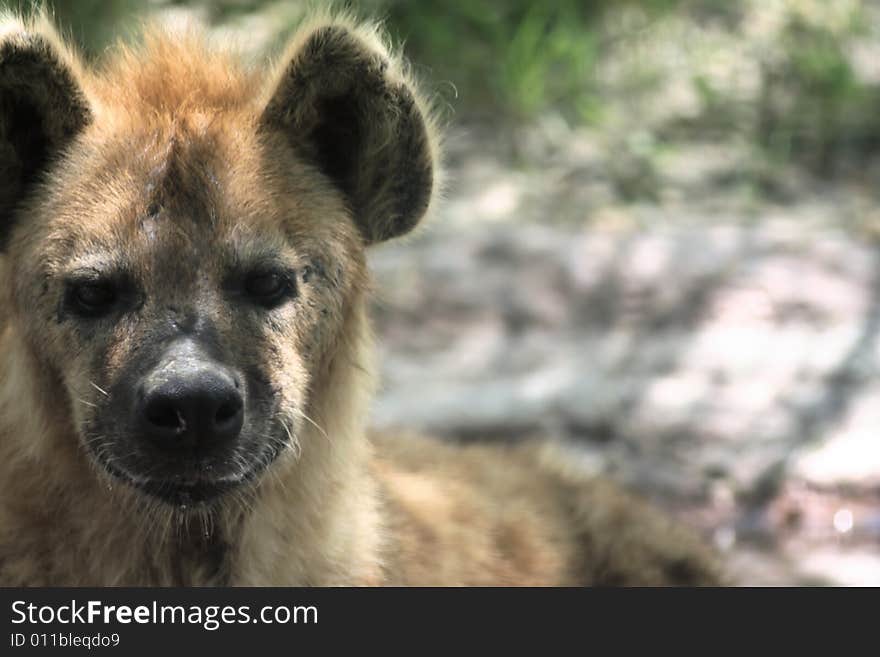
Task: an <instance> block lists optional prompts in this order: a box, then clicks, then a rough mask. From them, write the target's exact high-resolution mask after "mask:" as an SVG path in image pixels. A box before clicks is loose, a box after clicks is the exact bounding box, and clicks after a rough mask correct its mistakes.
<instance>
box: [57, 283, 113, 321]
mask: <svg viewBox="0 0 880 657" xmlns="http://www.w3.org/2000/svg"><path fill="white" fill-rule="evenodd" d="M117 297H118V293H117V290H116V288H115V287H114V286H113V285H112V284H111V283H109V282H105V281H89V282H81V283H71V284H70V286H69V287H68V291H67V305H68V307H69V308H70V310H72V311H73V312H75V313H76V314H78V315H82V316H84V317H97V316H100V315H103V314H105V313H107V312H108V311H109V310H110V309H111V308H113V306H114V304H115V303H116V300H117Z"/></svg>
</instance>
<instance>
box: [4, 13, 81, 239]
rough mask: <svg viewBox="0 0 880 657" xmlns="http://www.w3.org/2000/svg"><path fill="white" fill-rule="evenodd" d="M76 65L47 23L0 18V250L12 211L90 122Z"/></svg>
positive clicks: (10, 220)
mask: <svg viewBox="0 0 880 657" xmlns="http://www.w3.org/2000/svg"><path fill="white" fill-rule="evenodd" d="M78 77H79V65H78V63H77V61H76V59H75V57H74V56H73V54H72V53H71V52H70V51H69V50H68V49H67V48H66V47H65V46H64V44H63V42H62V41H61V39H60V38H59V37H58V35H57V34H56V33H55V31H54V29H53V28H52V26H51V24H50V23H49V21H48V20H47V19H46V18H45V17H44V16H39V17H37V18H35V19H34V21H33V22H32V23H30V24H28V23H25V22H22V21H20V20H18V19H16V18H8V17H5V16H0V252H2V251H3V250H4V249H5V247H6V243H7V241H8V239H9V234H10V232H11V230H12V224H13V221H14V219H15V214H16V209H17V207H18V205H19V203H20V202H21V200H22V199H23V198H24V196H25V195H26V194H27V192H28V191H29V189H30V188H31V186H32V185H33V184H34V182H36V181H37V180H38V179H39V177H40V175H41V174H42V173H43V172H44V171H45V169H46V167H47V166H48V165H49V163H50V162H51V161H52V159H53V158H54V157H55V156H56V155H57V154H58V153H59V152H60V151H61V150H62V149H63V148H64V147H65V146H67V144H68V143H69V142H70V141H71V139H73V137H74V136H75V135H76V134H77V133H79V132H80V131H81V130H82V129H83V128H84V127H85V126H86V125H87V124H88V123H89V122H90V120H91V110H90V109H89V104H88V101H87V100H86V97H85V94H84V93H83V91H82V89H81V87H80V84H79V82H78Z"/></svg>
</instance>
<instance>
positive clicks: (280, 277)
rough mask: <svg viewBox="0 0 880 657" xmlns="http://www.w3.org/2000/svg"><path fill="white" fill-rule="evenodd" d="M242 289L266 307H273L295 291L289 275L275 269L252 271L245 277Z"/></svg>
mask: <svg viewBox="0 0 880 657" xmlns="http://www.w3.org/2000/svg"><path fill="white" fill-rule="evenodd" d="M244 291H245V293H246V294H247V295H248V297H250V299H251V300H252V301H254V302H255V303H258V304H260V305H261V306H264V307H266V308H274V307H276V306H278V305H280V304H281V303H282V302H283V301H285V300H286V299H288V298H289V297H291V296H292V295H293V293H294V292H295V291H296V284H295V283H294V281H293V279H292V277H291V276H289V275H287V274H285V273H282V272H276V271H258V272H252V273H251V274H249V275H248V276H247V278H245V282H244Z"/></svg>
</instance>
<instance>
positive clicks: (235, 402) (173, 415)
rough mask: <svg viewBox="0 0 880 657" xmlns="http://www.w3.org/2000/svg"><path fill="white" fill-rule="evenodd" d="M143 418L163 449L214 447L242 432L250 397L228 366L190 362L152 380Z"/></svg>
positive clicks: (144, 399) (146, 387)
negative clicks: (247, 397)
mask: <svg viewBox="0 0 880 657" xmlns="http://www.w3.org/2000/svg"><path fill="white" fill-rule="evenodd" d="M157 374H158V375H157ZM139 417H140V423H141V426H142V430H143V432H144V434H145V435H146V437H147V438H149V439H150V440H151V441H152V442H153V443H155V444H156V446H158V447H160V448H161V449H163V450H181V449H193V448H198V449H210V448H212V447H217V446H220V445H222V444H225V443H229V442H231V441H233V440H234V439H235V438H236V437H237V436H238V434H239V433H241V427H242V423H243V421H244V401H243V399H242V395H241V392H240V390H239V386H238V382H237V380H236V378H235V376H234V375H233V374H231V373H230V372H228V371H227V370H226V369H225V368H223V367H220V366H219V365H214V364H195V363H187V364H186V365H184V366H177V367H169V368H165V369H164V371H162V372H160V373H156V374H154V375H153V376H151V377H149V378H148V381H147V382H145V384H144V387H143V388H142V394H141V395H140V408H139Z"/></svg>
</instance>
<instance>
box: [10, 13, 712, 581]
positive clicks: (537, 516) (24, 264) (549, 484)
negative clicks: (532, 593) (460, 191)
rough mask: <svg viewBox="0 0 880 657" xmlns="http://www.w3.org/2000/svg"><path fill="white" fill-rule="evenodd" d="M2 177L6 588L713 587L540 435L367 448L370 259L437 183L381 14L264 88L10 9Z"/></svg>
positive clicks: (290, 55)
mask: <svg viewBox="0 0 880 657" xmlns="http://www.w3.org/2000/svg"><path fill="white" fill-rule="evenodd" d="M0 172H2V175H0V252H2V256H0V377H2V378H0V471H2V476H0V583H2V584H62V585H65V584H279V585H287V584H381V583H403V584H412V583H422V584H427V583H435V584H487V583H502V584H504V583H506V584H519V583H532V584H572V583H621V584H627V583H658V584H659V583H711V582H714V581H716V580H715V570H714V564H713V562H712V559H711V557H710V556H708V555H706V554H705V553H704V552H703V550H702V548H700V547H699V545H698V543H697V542H695V541H694V540H692V539H691V538H690V536H689V535H687V534H686V533H682V532H680V531H678V529H677V528H675V527H674V526H672V525H669V524H668V523H667V522H666V521H665V520H664V519H662V518H660V517H659V516H657V515H656V514H653V513H652V512H650V511H647V510H644V509H643V508H642V507H641V506H639V505H637V504H635V503H633V502H630V501H629V500H628V498H624V497H622V496H620V495H619V494H618V493H615V492H613V491H612V490H611V489H609V488H606V487H605V486H604V484H601V483H599V482H589V481H586V480H585V479H584V478H583V477H582V476H580V475H577V474H573V473H572V472H571V471H570V470H571V469H570V468H568V467H567V466H566V464H565V463H563V462H562V459H560V458H559V455H558V454H556V452H553V450H552V449H551V448H550V447H549V446H547V445H543V446H529V445H526V446H523V447H520V448H508V449H502V448H490V447H479V446H475V447H471V448H452V447H449V446H446V445H441V444H439V443H436V442H433V441H428V440H423V439H418V438H393V437H390V438H389V437H375V438H373V439H370V438H368V436H367V435H366V431H365V423H366V415H367V413H366V409H367V406H368V403H369V398H370V391H371V386H372V377H371V374H370V371H371V345H370V334H369V329H368V325H367V322H366V318H365V310H364V308H365V298H366V296H367V293H368V277H367V273H366V267H365V249H366V248H367V247H369V246H370V245H372V244H375V243H378V242H382V241H384V240H387V239H390V238H393V237H397V236H399V235H402V234H404V233H406V232H408V231H410V230H411V229H412V228H413V227H414V226H415V225H416V224H417V223H418V222H419V221H420V220H421V219H422V218H423V216H424V215H425V214H426V213H427V212H428V210H429V208H430V206H431V204H432V200H433V198H434V197H435V196H436V191H437V188H438V185H439V182H438V180H439V168H438V140H437V136H436V130H435V128H434V123H433V120H432V118H431V113H430V111H429V109H428V106H427V104H426V103H425V101H424V100H423V98H422V96H421V95H420V94H419V92H418V90H417V88H416V86H415V85H414V84H413V82H412V80H411V78H410V77H409V75H408V74H407V72H406V69H405V67H404V66H403V64H402V63H401V61H400V60H399V59H398V58H397V57H396V56H395V55H394V53H393V52H392V51H391V50H389V49H388V48H387V47H386V46H385V44H384V42H383V40H382V39H381V38H380V36H379V35H378V32H377V31H376V29H374V28H373V27H370V26H364V25H360V24H357V23H355V22H353V21H351V20H348V19H345V18H338V17H337V18H326V17H325V18H319V19H317V20H314V21H312V22H310V23H308V24H307V25H306V26H305V27H303V28H302V29H301V30H300V31H299V32H298V34H297V35H296V36H295V37H294V38H293V40H292V42H291V44H290V45H289V47H288V48H287V49H286V51H285V52H284V54H283V55H282V57H281V58H280V60H279V63H278V65H277V66H274V67H272V68H271V69H269V70H266V71H264V70H260V69H257V68H248V67H245V66H243V65H241V64H239V63H238V62H237V61H235V60H234V58H232V57H231V56H229V55H227V54H224V53H222V52H220V51H218V50H216V49H213V48H211V47H210V46H208V45H206V43H205V40H204V39H203V38H202V37H200V36H199V35H198V34H197V33H195V32H193V31H189V32H186V31H184V32H179V33H178V32H168V31H166V30H162V29H152V30H149V31H148V32H147V34H146V36H145V37H144V40H143V43H142V44H141V45H138V46H133V47H125V46H117V47H116V48H115V49H113V50H111V51H110V54H108V55H107V56H106V57H105V58H104V60H103V61H102V62H101V63H100V64H99V65H98V66H97V67H87V66H85V65H84V64H82V63H81V62H80V60H79V59H78V57H77V56H76V54H75V53H74V52H73V51H72V50H71V49H70V48H69V47H68V46H67V45H66V44H65V43H64V42H63V41H62V40H61V39H59V37H58V36H57V34H56V32H55V31H54V30H53V29H52V27H51V26H50V25H49V23H48V21H46V20H45V19H44V18H37V19H35V20H32V21H30V22H23V21H21V20H18V19H14V18H7V19H4V20H3V22H2V25H0ZM551 452H553V453H554V454H556V456H549V455H550V454H551ZM441 563H442V564H443V565H442V566H439V565H438V564H441Z"/></svg>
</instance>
